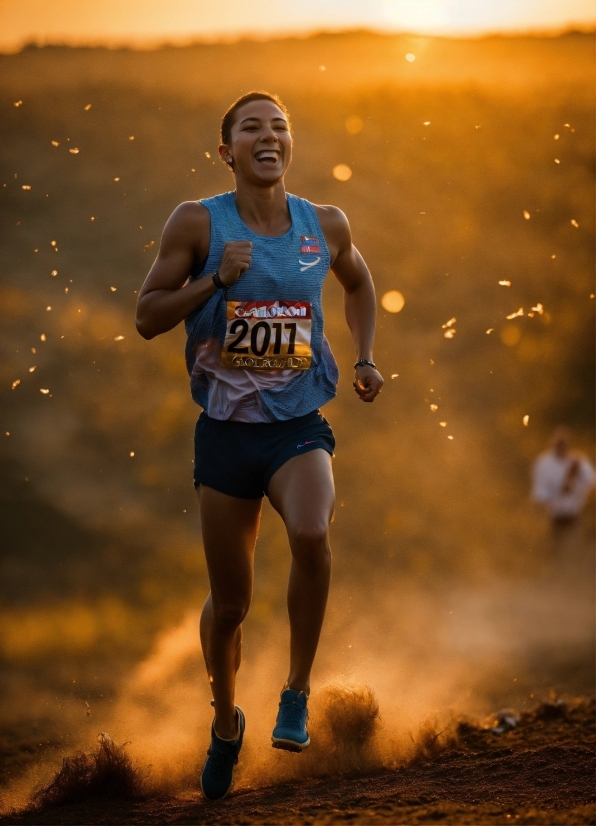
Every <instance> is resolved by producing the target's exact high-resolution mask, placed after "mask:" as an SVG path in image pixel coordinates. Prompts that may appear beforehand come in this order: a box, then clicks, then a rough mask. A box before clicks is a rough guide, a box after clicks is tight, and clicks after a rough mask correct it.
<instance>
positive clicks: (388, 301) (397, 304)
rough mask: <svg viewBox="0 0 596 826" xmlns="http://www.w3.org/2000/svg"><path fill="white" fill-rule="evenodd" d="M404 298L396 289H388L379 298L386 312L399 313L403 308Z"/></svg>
mask: <svg viewBox="0 0 596 826" xmlns="http://www.w3.org/2000/svg"><path fill="white" fill-rule="evenodd" d="M405 303H406V301H405V298H404V297H403V295H402V294H401V293H400V292H399V291H398V290H389V292H388V293H385V294H384V296H383V298H382V299H381V304H382V306H383V309H384V310H387V312H388V313H399V312H401V310H403V307H404V304H405Z"/></svg>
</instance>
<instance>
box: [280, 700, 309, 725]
mask: <svg viewBox="0 0 596 826" xmlns="http://www.w3.org/2000/svg"><path fill="white" fill-rule="evenodd" d="M279 708H280V711H281V714H280V717H281V720H280V723H281V725H283V726H287V725H290V726H292V725H297V726H302V725H304V718H305V716H306V707H305V706H303V705H302V703H299V702H298V700H294V699H293V700H289V701H288V700H283V701H282V702H281V703H280V704H279Z"/></svg>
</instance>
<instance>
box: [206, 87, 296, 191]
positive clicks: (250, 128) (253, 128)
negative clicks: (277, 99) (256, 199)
mask: <svg viewBox="0 0 596 826" xmlns="http://www.w3.org/2000/svg"><path fill="white" fill-rule="evenodd" d="M219 151H220V155H221V156H222V157H223V158H224V160H225V159H226V158H228V157H230V156H231V157H232V158H233V161H234V172H235V173H236V177H238V176H241V177H243V178H246V179H248V180H251V181H253V182H254V183H260V184H265V185H271V184H274V183H277V182H278V181H279V180H281V178H282V177H283V175H284V173H285V171H286V169H287V168H288V166H289V163H290V160H291V157H292V136H291V135H290V130H289V127H288V121H287V119H286V116H285V115H284V113H283V112H282V111H281V109H280V108H279V106H277V105H276V104H275V103H273V101H270V100H254V101H251V102H250V103H246V104H245V105H244V106H242V107H241V108H240V109H239V110H238V112H237V113H236V121H235V122H234V125H233V126H232V131H231V139H230V145H229V146H220V148H219Z"/></svg>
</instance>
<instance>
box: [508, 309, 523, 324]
mask: <svg viewBox="0 0 596 826" xmlns="http://www.w3.org/2000/svg"><path fill="white" fill-rule="evenodd" d="M523 314H524V308H523V307H520V308H519V310H518V311H517V312H516V313H509V315H508V316H506V318H507V320H508V321H511V319H512V318H517V317H518V316H521V315H523Z"/></svg>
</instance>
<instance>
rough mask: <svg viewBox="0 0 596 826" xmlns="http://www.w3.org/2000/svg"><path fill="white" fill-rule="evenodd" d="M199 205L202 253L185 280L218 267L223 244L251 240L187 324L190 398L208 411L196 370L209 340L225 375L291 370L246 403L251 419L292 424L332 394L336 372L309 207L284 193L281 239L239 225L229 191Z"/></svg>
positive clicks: (325, 263)
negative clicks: (242, 265)
mask: <svg viewBox="0 0 596 826" xmlns="http://www.w3.org/2000/svg"><path fill="white" fill-rule="evenodd" d="M201 203H202V204H203V206H205V207H206V208H207V209H208V210H209V214H210V217H211V239H210V244H209V255H208V257H207V259H206V261H205V262H204V265H203V267H202V269H201V271H200V273H198V274H193V276H191V278H193V279H194V278H201V277H203V276H204V275H205V274H207V273H213V272H214V271H215V270H216V269H217V268H218V267H219V265H220V263H221V259H222V255H223V249H224V245H225V243H226V242H227V241H251V242H252V245H253V247H252V258H251V265H250V267H249V269H248V270H247V271H246V272H245V273H244V274H243V275H242V276H241V277H240V278H239V279H238V281H237V282H236V283H235V284H233V285H232V286H231V287H227V288H226V289H225V290H218V291H217V292H216V293H215V294H214V295H212V296H211V297H210V298H209V299H208V300H207V301H206V302H205V303H204V304H202V305H201V306H200V307H197V309H196V310H194V311H193V312H192V313H191V314H190V315H189V316H188V318H187V319H186V333H187V344H186V364H187V368H188V371H189V374H190V376H191V393H192V397H193V399H194V401H195V402H197V404H199V405H200V406H201V407H203V408H204V409H205V410H208V409H209V400H210V392H211V390H212V387H211V384H212V382H210V380H209V376H208V371H207V372H204V371H202V370H201V369H200V368H199V369H197V362H198V360H197V353H198V351H199V348H200V347H201V345H205V343H207V342H209V341H212V340H214V339H216V340H217V342H218V345H219V347H221V353H222V361H221V363H222V365H223V366H225V367H228V368H229V369H230V370H245V369H246V372H247V373H250V374H252V376H255V373H258V372H259V367H261V368H268V367H271V368H272V369H273V371H274V372H273V373H271V372H270V370H267V371H266V372H267V373H268V374H269V375H278V376H279V375H281V374H280V372H279V371H280V369H281V368H290V369H284V371H283V375H284V376H288V378H287V380H286V381H282V382H281V383H280V382H279V381H274V382H272V383H271V386H270V387H269V388H268V387H267V383H266V382H265V383H264V384H263V383H262V382H261V384H260V385H259V386H258V390H256V391H255V393H254V398H253V403H254V404H256V408H257V410H258V414H257V416H256V417H253V419H252V420H255V421H278V420H284V419H292V418H295V417H296V416H303V415H305V414H307V413H310V412H311V411H313V410H316V409H317V408H319V407H321V406H322V405H324V404H325V403H326V402H328V401H330V400H331V399H332V398H333V397H334V396H335V394H336V386H337V381H338V378H339V373H338V369H337V364H336V362H335V359H334V357H333V354H332V353H331V349H330V347H329V343H328V341H327V339H326V338H325V336H324V334H323V307H322V302H321V292H322V287H323V282H324V280H325V277H326V275H327V272H328V270H329V264H330V257H329V250H328V248H327V244H326V242H325V236H324V235H323V231H322V229H321V225H320V223H319V219H318V217H317V214H316V212H315V210H314V207H313V205H312V204H311V203H310V202H309V201H306V200H304V199H303V198H298V197H297V196H295V195H290V194H288V195H287V203H288V208H289V211H290V218H291V221H292V225H291V227H290V229H289V230H288V231H287V232H286V233H285V234H284V235H281V236H278V237H270V236H264V235H258V234H257V233H255V232H253V230H251V229H250V228H249V227H248V226H247V225H246V224H245V223H244V222H243V221H242V220H241V218H240V216H239V214H238V209H237V207H236V201H235V198H234V192H226V193H224V194H222V195H216V196H215V197H213V198H207V199H205V200H202V201H201ZM236 316H238V318H237V317H236ZM308 338H310V341H307V339H308ZM294 354H297V355H294ZM307 364H308V367H305V365H307ZM237 365H240V366H237ZM244 365H248V367H247V368H245V367H244ZM255 368H256V369H255ZM276 368H277V370H276ZM262 375H263V373H262V372H261V376H262ZM230 415H231V414H229V413H228V414H225V415H222V416H221V417H222V418H229V417H230Z"/></svg>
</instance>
